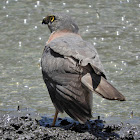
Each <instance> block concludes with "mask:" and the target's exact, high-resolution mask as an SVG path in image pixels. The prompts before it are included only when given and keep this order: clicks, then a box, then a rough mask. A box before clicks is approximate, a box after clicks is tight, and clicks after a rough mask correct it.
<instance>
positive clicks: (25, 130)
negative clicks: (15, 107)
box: [0, 115, 140, 140]
mask: <svg viewBox="0 0 140 140" xmlns="http://www.w3.org/2000/svg"><path fill="white" fill-rule="evenodd" d="M51 123H52V118H47V117H42V119H40V120H36V119H33V118H31V117H30V115H27V116H21V117H13V118H9V119H7V118H5V115H4V116H2V117H0V140H50V139H51V140H92V139H93V140H106V139H107V140H120V139H121V140H138V139H140V127H138V126H132V125H131V124H123V123H120V124H112V125H108V124H106V122H105V121H103V120H100V119H98V120H91V121H89V122H87V123H86V124H79V123H78V122H76V121H72V120H69V119H61V118H58V120H57V123H56V126H55V127H51V125H50V124H51Z"/></svg>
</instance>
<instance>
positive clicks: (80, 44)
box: [48, 34, 125, 100]
mask: <svg viewBox="0 0 140 140" xmlns="http://www.w3.org/2000/svg"><path fill="white" fill-rule="evenodd" d="M48 45H49V47H50V48H51V49H52V50H54V51H55V52H57V53H58V54H61V55H62V56H64V57H69V58H73V59H75V61H77V63H78V64H79V65H80V66H83V67H86V66H88V65H90V66H91V68H92V69H93V71H94V72H92V73H91V72H89V73H88V74H85V75H84V76H83V77H82V79H81V82H82V84H83V85H84V86H85V87H87V89H88V90H90V91H94V92H96V93H97V94H99V95H101V96H102V97H104V98H106V99H110V100H125V98H124V96H123V95H122V94H121V93H120V92H119V91H118V90H117V89H116V88H114V87H113V86H112V85H111V84H110V83H109V82H108V81H107V80H106V76H105V71H104V69H103V66H102V64H101V61H100V59H99V55H98V53H97V51H96V49H95V48H94V46H93V45H92V44H91V43H88V42H86V41H84V40H83V39H82V38H81V37H80V36H78V35H75V34H69V35H66V36H64V37H59V38H57V39H55V40H54V41H52V42H51V43H50V44H48Z"/></svg>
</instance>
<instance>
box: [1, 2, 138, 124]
mask: <svg viewBox="0 0 140 140" xmlns="http://www.w3.org/2000/svg"><path fill="white" fill-rule="evenodd" d="M51 11H54V12H64V13H68V14H71V15H72V17H73V18H74V19H75V20H76V21H77V23H78V25H79V28H80V34H81V36H82V37H83V38H84V39H85V40H87V41H90V42H92V43H93V45H94V46H95V47H96V49H97V51H98V53H99V55H100V58H101V60H102V63H103V65H104V68H105V70H106V75H107V78H108V80H109V81H110V82H111V83H112V84H113V85H114V86H115V87H116V88H117V89H118V90H119V91H121V92H122V93H123V95H125V97H126V99H127V101H126V102H118V101H108V100H105V99H102V98H101V97H99V96H97V95H94V99H93V117H95V118H96V117H97V116H98V115H101V117H104V118H105V119H106V120H108V121H111V120H112V121H116V120H119V119H120V118H121V120H126V121H129V122H130V121H132V122H133V123H139V124H140V1H139V0H122V1H120V0H106V1H104V0H99V1H97V0H95V1H92V0H88V1H84V0H81V1H80V2H79V1H75V0H67V1H64V0H60V1H57V0H47V1H46V2H45V1H43V0H42V1H35V0H28V1H27V2H25V1H24V0H7V1H5V0H2V1H1V5H0V114H6V113H11V114H14V113H15V112H16V110H17V106H18V105H19V106H20V110H21V112H22V113H27V112H30V113H31V114H35V113H36V114H39V115H40V116H41V115H46V114H49V115H50V116H51V117H52V116H53V114H54V107H53V105H52V102H51V100H50V98H49V95H48V93H47V89H46V86H45V84H44V82H43V80H42V74H41V69H40V59H41V55H42V51H43V49H44V46H45V42H46V41H47V39H48V37H49V34H50V32H49V30H48V29H47V26H42V24H41V21H42V19H43V17H44V16H46V15H47V14H48V13H49V12H51ZM132 111H133V113H134V117H133V119H130V114H131V112H132ZM64 116H67V115H66V114H63V115H60V117H64Z"/></svg>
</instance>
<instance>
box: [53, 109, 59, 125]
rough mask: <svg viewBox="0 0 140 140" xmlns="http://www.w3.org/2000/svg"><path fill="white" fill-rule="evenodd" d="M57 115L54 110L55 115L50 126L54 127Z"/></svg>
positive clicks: (56, 111)
mask: <svg viewBox="0 0 140 140" xmlns="http://www.w3.org/2000/svg"><path fill="white" fill-rule="evenodd" d="M57 115H58V110H55V115H54V119H53V123H52V126H55V122H56V119H57Z"/></svg>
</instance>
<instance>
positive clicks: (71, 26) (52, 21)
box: [42, 14, 79, 33]
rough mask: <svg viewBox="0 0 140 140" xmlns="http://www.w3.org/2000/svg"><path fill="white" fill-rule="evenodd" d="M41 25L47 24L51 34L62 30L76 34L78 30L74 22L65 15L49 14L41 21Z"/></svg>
mask: <svg viewBox="0 0 140 140" xmlns="http://www.w3.org/2000/svg"><path fill="white" fill-rule="evenodd" d="M42 24H47V25H48V28H49V29H50V31H51V33H52V32H55V31H63V30H65V31H68V32H73V33H78V30H79V28H78V26H77V24H76V23H75V22H74V20H73V19H72V18H71V17H70V16H68V15H65V14H50V15H48V16H46V17H45V18H44V19H43V21H42Z"/></svg>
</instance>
